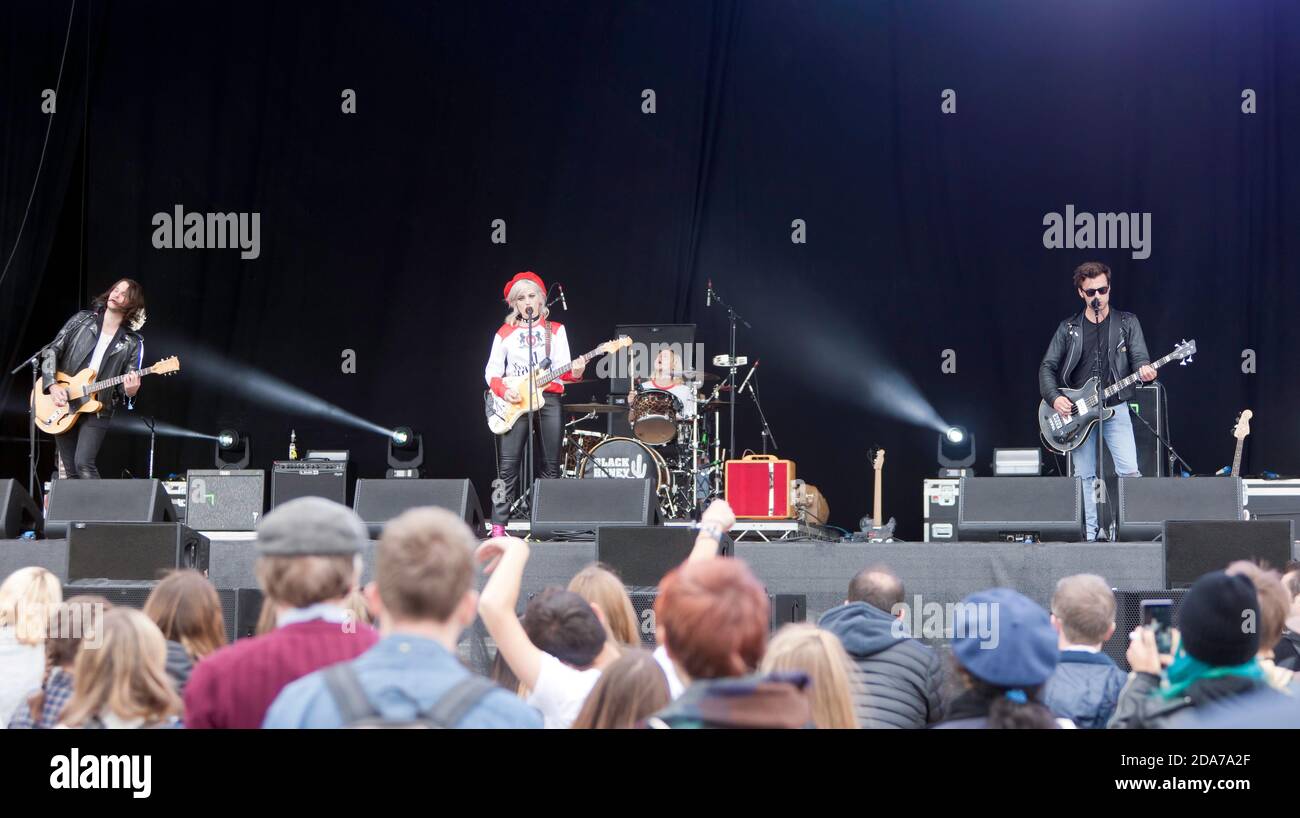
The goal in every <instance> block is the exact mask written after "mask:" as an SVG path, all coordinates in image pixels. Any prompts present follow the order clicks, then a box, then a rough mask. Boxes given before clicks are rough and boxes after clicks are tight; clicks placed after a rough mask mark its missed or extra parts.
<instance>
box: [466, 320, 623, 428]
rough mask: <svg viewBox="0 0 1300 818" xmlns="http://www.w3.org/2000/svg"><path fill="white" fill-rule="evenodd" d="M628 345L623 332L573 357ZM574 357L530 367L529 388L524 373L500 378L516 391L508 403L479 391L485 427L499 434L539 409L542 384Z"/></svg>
mask: <svg viewBox="0 0 1300 818" xmlns="http://www.w3.org/2000/svg"><path fill="white" fill-rule="evenodd" d="M631 345H632V339H631V338H629V337H628V336H626V335H624V336H622V337H620V338H619V339H618V340H615V341H606V342H605V343H603V344H601V345H600V346H598V347H596V348H595V349H593V350H592V351H591V352H587V353H584V354H582V355H579V356H578V357H577V358H576V359H574V360H575V361H583V362H584V363H585V362H586V361H589V360H591V359H592V358H595V357H596V356H597V355H605V354H612V353H614V352H616V351H618V350H620V349H623V348H624V347H628V346H631ZM573 364H574V361H570V362H569V363H567V364H565V365H564V366H561V367H557V368H555V369H543V368H541V367H537V368H536V369H534V370H533V373H532V380H533V390H532V392H531V393H530V392H529V391H528V377H529V376H528V375H527V374H523V375H514V376H512V377H509V378H503V379H502V381H503V383H505V385H506V389H507V390H509V389H513V390H515V391H516V392H518V393H519V402H518V403H511V402H509V401H507V400H506V399H505V398H501V397H498V396H497V395H495V394H494V393H493V392H492V390H490V389H489V390H486V391H485V392H484V393H483V403H484V410H485V413H486V414H487V424H488V428H489V429H491V430H492V433H493V434H498V435H503V434H505V433H506V432H508V431H510V430H511V429H512V428H514V425H515V422H516V421H518V420H519V418H521V417H523V416H524V415H526V414H528V413H529V412H531V411H533V410H534V409H540V408H541V407H542V404H543V403H544V402H545V400H546V396H545V394H544V393H543V392H544V390H545V388H546V385H547V384H549V383H551V382H552V381H554V380H556V379H558V378H562V377H564V376H565V375H566V374H567V373H568V372H569V370H571V369H572V368H573Z"/></svg>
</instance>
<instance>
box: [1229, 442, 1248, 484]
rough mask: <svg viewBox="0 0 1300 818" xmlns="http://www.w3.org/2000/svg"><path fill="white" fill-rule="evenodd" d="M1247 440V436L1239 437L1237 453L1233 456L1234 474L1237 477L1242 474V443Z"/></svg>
mask: <svg viewBox="0 0 1300 818" xmlns="http://www.w3.org/2000/svg"><path fill="white" fill-rule="evenodd" d="M1245 442H1246V438H1244V437H1239V438H1237V453H1236V454H1234V455H1233V456H1232V476H1233V477H1237V476H1239V475H1240V474H1241V444H1243V443H1245Z"/></svg>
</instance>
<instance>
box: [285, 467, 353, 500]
mask: <svg viewBox="0 0 1300 818" xmlns="http://www.w3.org/2000/svg"><path fill="white" fill-rule="evenodd" d="M299 497H324V498H325V499H326V500H333V501H334V502H336V503H339V504H341V505H347V504H348V464H347V461H342V460H277V461H275V463H274V464H273V468H272V471H271V508H275V507H276V506H278V505H280V504H281V503H287V502H289V501H290V500H296V499H298V498H299Z"/></svg>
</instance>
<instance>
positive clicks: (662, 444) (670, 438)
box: [561, 370, 727, 519]
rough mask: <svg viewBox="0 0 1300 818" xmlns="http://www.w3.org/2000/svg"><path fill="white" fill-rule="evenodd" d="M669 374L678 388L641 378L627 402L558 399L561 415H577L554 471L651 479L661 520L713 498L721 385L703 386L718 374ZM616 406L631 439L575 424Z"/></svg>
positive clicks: (720, 455)
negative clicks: (624, 417) (564, 401)
mask: <svg viewBox="0 0 1300 818" xmlns="http://www.w3.org/2000/svg"><path fill="white" fill-rule="evenodd" d="M672 374H673V375H674V376H676V377H675V378H674V380H676V379H678V378H680V380H681V382H682V386H681V387H674V388H673V390H672V391H669V390H667V389H659V388H656V387H654V386H653V385H652V384H650V383H646V384H644V385H642V386H638V387H637V388H636V389H635V390H634V392H633V394H632V395H631V397H630V400H629V401H628V403H627V405H622V404H615V403H568V404H565V405H564V411H565V414H567V415H571V416H572V415H577V417H574V418H573V419H571V420H569V421H568V423H566V424H565V427H564V428H565V435H564V444H563V449H562V462H561V474H562V476H564V477H571V478H575V479H579V480H589V479H595V478H623V479H629V478H630V479H645V478H649V479H650V480H653V481H654V485H655V491H656V495H657V496H658V497H659V511H660V513H661V514H662V515H663V516H664V518H665V519H682V518H685V517H689V516H692V515H693V514H694V513H695V512H696V511H698V510H699V509H701V508H703V507H704V506H706V505H708V503H709V501H711V500H712V499H714V498H715V497H721V496H722V488H723V487H722V476H723V474H722V472H723V467H722V464H723V463H724V461H725V455H726V453H725V452H724V451H723V450H722V442H721V441H722V436H721V434H720V432H721V423H722V417H721V412H720V410H721V409H722V407H724V406H726V405H727V403H726V401H725V400H720V399H719V394H720V393H721V392H722V390H723V389H724V388H725V386H724V385H723V384H722V383H715V385H714V388H713V389H712V391H711V393H709V394H707V395H706V394H705V393H704V387H705V384H706V383H708V382H711V381H712V382H718V381H721V378H720V377H719V376H717V375H714V374H711V373H706V372H697V371H694V370H687V371H681V372H675V373H672ZM682 387H685V388H682ZM624 412H626V413H627V419H628V424H629V426H631V429H632V437H623V436H617V435H611V434H606V433H604V432H596V431H591V430H589V429H580V428H575V427H577V426H579V425H580V424H582V423H585V422H587V421H590V420H594V419H599V418H601V417H602V416H604V415H609V414H615V413H624Z"/></svg>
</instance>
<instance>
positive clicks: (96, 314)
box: [41, 310, 144, 416]
mask: <svg viewBox="0 0 1300 818" xmlns="http://www.w3.org/2000/svg"><path fill="white" fill-rule="evenodd" d="M103 324H104V313H103V311H102V310H100V311H92V310H82V311H81V312H79V313H77V314H76V315H74V316H72V317H71V318H70V319H68V323H66V324H64V325H63V329H61V330H59V334H58V335H56V336H54V341H52V342H51V343H50V345H49V346H48V347H46V348H45V351H44V352H43V353H41V388H42V389H43V390H44V391H46V392H49V391H50V387H51V386H53V385H54V373H55V372H56V371H61V372H65V373H67V374H68V375H74V374H76V373H77V372H78V371H79V370H81V369H82V368H84V367H86V366H89V365H90V356H91V355H93V354H94V353H95V344H96V343H97V342H98V341H99V330H100V327H102V326H103ZM143 359H144V338H142V337H140V333H138V332H133V331H131V330H129V329H127V328H126V326H125V325H123V326H121V327H119V328H118V331H117V335H115V336H114V339H113V342H112V343H111V344H109V346H108V350H107V351H106V352H105V353H104V360H103V361H102V362H101V363H100V366H99V371H98V372H96V373H95V378H96V380H104V379H105V378H115V377H117V376H118V375H123V374H126V373H127V372H134V371H136V370H138V369H140V365H141V364H140V362H141V361H142V360H143ZM100 400H101V401H102V402H103V404H104V409H103V410H102V411H101V412H100V415H104V416H108V415H112V413H113V409H114V407H116V405H117V404H118V403H121V402H122V401H123V400H125V401H126V402H127V408H128V409H129V408H132V405H133V404H134V401H132V400H130V399H128V398H127V397H126V393H125V392H124V391H122V386H121V384H118V385H117V386H115V387H114V388H113V394H112V395H111V396H110V397H109V399H107V400H104V399H103V398H101V399H100Z"/></svg>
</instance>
